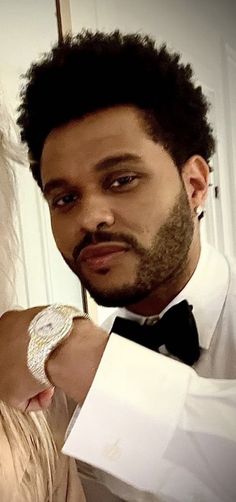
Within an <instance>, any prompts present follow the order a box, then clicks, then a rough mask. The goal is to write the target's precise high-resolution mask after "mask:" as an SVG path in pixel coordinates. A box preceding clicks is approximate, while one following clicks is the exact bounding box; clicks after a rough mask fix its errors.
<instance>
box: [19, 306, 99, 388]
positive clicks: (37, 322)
mask: <svg viewBox="0 0 236 502" xmlns="http://www.w3.org/2000/svg"><path fill="white" fill-rule="evenodd" d="M75 318H83V319H89V316H88V314H86V313H85V312H82V311H80V310H78V309H76V308H75V307H71V306H69V305H60V304H54V305H49V307H46V308H44V309H43V310H41V312H39V313H38V314H37V315H36V316H35V317H34V318H33V319H32V321H31V323H30V325H29V328H28V332H29V336H30V341H29V345H28V353H27V365H28V368H29V370H30V372H31V373H32V375H33V376H34V378H36V380H38V381H39V382H40V383H41V384H43V385H47V386H48V387H51V386H52V384H51V383H50V381H49V380H48V378H47V375H46V372H45V364H46V361H47V359H48V358H49V356H50V354H51V352H52V351H53V350H54V349H55V348H56V347H57V346H58V345H60V343H61V342H62V341H63V340H65V338H67V337H68V336H69V335H70V333H71V331H72V329H73V319H75Z"/></svg>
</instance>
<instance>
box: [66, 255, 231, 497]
mask: <svg viewBox="0 0 236 502" xmlns="http://www.w3.org/2000/svg"><path fill="white" fill-rule="evenodd" d="M183 299H186V300H188V302H189V303H190V304H192V305H193V313H194V316H195V320H196V323H197V327H198V332H199V341H200V346H201V349H202V352H201V357H200V359H199V361H198V362H197V363H196V364H195V365H194V369H193V368H190V367H189V366H186V365H184V364H183V363H181V362H179V361H176V360H174V359H173V358H171V357H167V356H169V354H168V353H167V354H165V355H164V353H165V352H166V351H165V348H163V354H158V353H156V352H153V351H151V350H149V349H146V348H145V347H142V346H140V345H138V344H136V343H134V342H131V341H130V340H127V339H124V338H123V337H120V336H118V335H116V334H112V335H111V336H110V339H109V342H108V344H107V347H106V350H105V352H104V355H103V358H102V360H101V363H100V365H99V368H98V371H97V373H96V376H95V379H94V381H93V384H92V386H91V389H90V391H89V393H88V396H87V398H86V400H85V403H84V404H83V406H82V408H81V410H80V411H79V410H77V413H76V418H75V419H74V423H73V425H72V428H71V430H70V432H69V435H68V437H67V440H66V442H65V445H64V448H63V451H64V452H65V453H67V454H69V455H71V456H74V457H75V458H77V459H79V460H80V461H82V462H86V463H87V464H90V465H92V466H94V467H95V468H96V469H92V470H91V473H92V474H91V475H92V476H95V477H97V478H98V479H99V480H100V481H101V482H103V483H104V484H106V485H107V486H108V487H109V488H110V490H111V491H112V492H113V493H115V494H117V495H118V496H119V497H120V498H121V499H123V500H127V501H136V502H138V501H154V500H155V501H160V502H162V501H163V502H174V501H176V502H177V501H178V502H235V501H236V309H235V305H236V267H235V265H234V264H232V263H231V262H230V260H227V259H226V258H224V257H223V256H222V255H221V254H219V253H218V252H217V251H216V250H215V249H213V248H211V247H210V246H208V245H204V246H203V249H202V251H201V256H200V259H199V263H198V265H197V268H196V270H195V272H194V274H193V276H192V277H191V279H190V281H189V282H188V284H187V285H186V287H185V288H184V289H183V290H182V291H181V293H180V294H179V295H178V296H177V297H176V298H175V299H174V300H173V301H172V302H171V303H170V304H169V305H168V307H166V309H165V310H164V311H163V312H162V314H161V315H163V314H164V313H165V311H166V310H168V308H170V307H171V306H172V305H174V304H176V303H179V302H180V301H182V300H183ZM116 314H117V315H120V316H123V317H128V318H130V319H132V318H133V319H135V320H136V321H138V322H140V323H143V322H148V323H151V322H152V321H154V320H155V316H154V317H152V318H144V317H142V316H137V315H135V314H132V313H131V312H128V311H127V310H126V309H118V310H117V313H116ZM116 314H114V315H113V316H112V318H110V319H108V321H107V323H106V325H105V326H106V328H107V330H109V329H110V327H111V326H112V323H113V319H114V317H115V315H116ZM176 336H178V326H177V327H176ZM206 377H207V378H206ZM81 465H82V464H81ZM91 500H92V499H91ZM93 500H94V501H96V496H95V498H94V499H93ZM97 500H99V499H97ZM106 500H108V499H106ZM112 500H113V499H112ZM118 500H119V499H118ZM101 501H102V499H101ZM104 501H105V499H104ZM96 502H97V501H96ZM99 502H100V500H99Z"/></svg>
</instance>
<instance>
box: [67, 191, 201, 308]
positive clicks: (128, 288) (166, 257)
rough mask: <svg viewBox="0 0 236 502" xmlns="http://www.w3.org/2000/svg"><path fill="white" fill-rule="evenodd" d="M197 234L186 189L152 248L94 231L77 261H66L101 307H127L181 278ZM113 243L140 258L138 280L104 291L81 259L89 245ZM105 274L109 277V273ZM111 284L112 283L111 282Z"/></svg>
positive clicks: (126, 237)
mask: <svg viewBox="0 0 236 502" xmlns="http://www.w3.org/2000/svg"><path fill="white" fill-rule="evenodd" d="M193 232H194V223H193V217H192V213H191V209H190V205H189V201H188V198H187V194H186V191H185V188H184V187H183V186H182V188H181V190H180V192H179V194H178V196H177V198H176V200H175V203H174V204H173V207H172V208H171V210H170V212H169V215H168V216H167V219H166V221H165V222H164V223H163V224H162V225H161V227H160V228H159V230H158V232H157V233H156V235H155V236H154V238H153V240H152V243H151V246H150V247H149V248H145V247H143V246H142V245H140V243H139V242H138V241H137V239H136V238H134V237H133V236H130V235H126V234H123V233H122V234H121V233H119V234H118V233H117V234H111V233H108V232H94V233H93V234H87V236H86V237H85V238H84V239H83V241H82V242H81V243H80V244H79V245H78V246H76V247H75V249H74V252H73V260H68V259H67V258H65V257H64V259H65V261H66V263H67V264H68V265H69V267H70V268H71V269H72V270H73V272H74V273H75V274H76V275H77V277H78V278H79V279H80V281H81V283H82V285H83V286H84V287H85V288H86V289H87V290H88V291H89V293H90V295H91V297H92V298H93V299H94V300H95V302H96V303H97V304H98V305H103V306H104V307H127V306H129V305H131V304H135V303H138V302H140V301H141V300H143V299H144V298H146V297H147V296H149V295H150V294H151V293H152V292H153V291H155V290H157V289H158V288H160V287H163V286H168V283H172V282H173V280H175V279H177V278H178V277H179V276H181V274H182V273H183V272H184V269H185V266H186V264H187V261H188V252H189V248H190V245H191V242H192V238H193ZM109 241H116V242H117V241H118V242H119V241H120V242H125V243H127V244H128V245H129V246H130V248H131V251H132V252H133V253H134V254H135V255H136V257H137V266H136V277H135V279H134V280H133V281H132V283H129V282H124V283H123V284H122V285H121V286H119V287H117V288H116V287H112V288H109V287H104V288H102V289H101V288H98V287H95V286H94V285H93V283H92V281H91V280H89V279H88V278H87V277H86V275H85V274H84V273H83V270H82V267H81V265H80V262H79V261H78V260H77V258H78V256H79V253H80V251H81V250H82V249H83V248H84V247H86V246H87V245H89V244H92V243H99V242H109ZM101 273H103V274H104V275H106V274H108V273H109V270H105V271H103V272H101ZM121 274H122V270H121ZM107 283H108V284H109V279H108V280H107Z"/></svg>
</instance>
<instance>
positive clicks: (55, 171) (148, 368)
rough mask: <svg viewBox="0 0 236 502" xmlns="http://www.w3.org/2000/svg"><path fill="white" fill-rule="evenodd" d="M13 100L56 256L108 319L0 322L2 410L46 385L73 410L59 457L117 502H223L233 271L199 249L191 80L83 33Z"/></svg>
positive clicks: (148, 53) (72, 315) (200, 143)
mask: <svg viewBox="0 0 236 502" xmlns="http://www.w3.org/2000/svg"><path fill="white" fill-rule="evenodd" d="M21 97H22V102H21V106H20V117H19V121H18V122H19V125H20V127H21V130H22V139H23V141H25V142H26V143H27V145H28V148H29V156H30V161H31V169H32V173H33V176H34V178H35V179H36V181H37V182H38V184H39V186H40V188H41V189H42V192H43V194H44V197H45V198H46V200H47V202H48V204H49V209H50V214H51V222H52V230H53V234H54V237H55V241H56V244H57V246H58V249H59V250H60V252H61V254H62V256H63V257H64V259H65V261H66V263H67V264H68V265H69V267H70V268H71V269H72V270H73V272H75V274H76V275H77V276H78V277H79V279H80V280H81V282H82V283H83V284H84V285H85V287H86V288H87V289H88V291H89V292H90V294H91V295H92V296H93V298H94V299H95V300H96V301H97V302H98V303H99V304H102V305H106V306H118V307H120V310H119V311H118V313H117V317H118V318H117V317H116V319H115V322H114V325H113V321H114V317H115V316H114V317H113V318H112V319H110V321H109V322H108V324H109V326H108V324H107V325H106V328H107V331H108V332H109V331H113V332H114V333H116V334H114V335H111V336H110V337H109V336H108V334H107V333H106V332H105V331H103V330H102V329H100V328H98V327H96V326H95V325H93V324H92V323H91V321H90V320H88V319H81V318H80V317H81V316H82V317H83V315H82V314H80V313H76V312H73V311H69V310H67V307H55V308H51V307H50V308H49V310H47V309H46V310H42V308H35V309H29V310H28V311H25V312H23V313H14V312H13V313H9V314H6V315H5V316H3V319H2V320H1V323H0V327H1V329H2V332H3V336H2V337H1V338H0V339H1V340H2V343H1V347H0V349H1V350H0V354H1V356H0V357H1V359H0V367H1V374H2V375H4V379H3V382H1V384H0V395H1V397H2V399H5V400H6V401H8V402H10V404H12V405H15V406H17V407H21V408H22V409H25V407H26V406H28V410H30V409H34V408H35V407H37V406H39V407H41V400H40V395H41V394H40V391H41V390H43V389H45V387H47V386H50V385H52V384H53V385H55V386H57V387H60V388H62V389H63V390H64V392H66V393H67V394H68V395H69V396H70V397H72V398H74V399H75V401H76V402H78V403H79V404H80V405H82V404H83V403H84V404H83V406H82V408H81V411H80V413H79V416H78V418H75V424H74V426H73V427H72V430H71V432H70V434H69V437H68V439H67V441H66V443H65V447H64V451H65V452H66V453H69V454H71V455H73V456H75V457H77V458H79V459H80V460H84V461H85V462H88V463H91V464H92V465H94V466H96V467H98V468H99V469H100V471H99V470H96V471H91V469H90V474H91V475H92V476H95V477H98V478H99V479H100V480H101V481H102V482H104V483H106V484H107V485H108V486H109V487H110V489H111V490H112V491H113V492H115V493H117V494H118V495H119V496H120V497H122V498H123V499H124V500H136V501H137V500H153V497H154V498H155V500H168V501H173V500H181V501H186V502H189V501H190V500H201V501H202V500H204V501H205V500H206V501H222V500H224V501H226V500H227V501H233V500H234V498H235V487H234V486H233V484H234V475H233V472H232V467H231V466H230V461H231V464H232V465H233V463H232V460H233V459H235V442H236V438H235V433H234V427H233V424H234V419H235V414H234V405H235V397H234V395H235V382H234V380H229V381H228V382H227V381H224V380H213V378H215V379H227V378H228V379H233V378H235V377H236V368H235V362H234V357H235V348H236V337H235V314H234V308H233V300H234V295H235V289H236V280H235V269H234V268H233V266H232V265H231V264H230V263H229V262H228V261H227V260H226V259H225V258H224V257H223V256H221V255H220V254H219V253H218V252H217V251H216V250H214V249H212V248H211V247H209V246H206V245H204V246H201V243H200V229H199V225H200V223H199V222H200V219H201V217H202V215H203V206H204V202H205V198H206V194H207V187H208V176H209V162H210V157H211V155H212V153H213V151H214V139H213V136H212V131H211V128H210V125H209V124H208V121H207V118H206V114H207V108H208V107H207V103H206V100H205V98H204V96H203V95H202V92H201V89H200V88H199V87H195V85H194V83H193V80H192V72H191V69H190V67H189V66H188V65H187V66H184V65H182V64H181V63H180V62H179V56H177V55H175V54H173V55H171V54H170V53H169V52H168V51H167V50H166V49H165V47H161V48H160V49H159V50H157V49H155V46H154V43H153V41H152V40H151V39H149V38H148V37H143V38H142V37H141V36H138V35H127V36H122V35H121V34H120V33H119V32H115V33H113V34H111V35H105V34H102V33H95V34H91V33H89V32H85V33H82V34H79V35H78V36H77V37H75V38H73V39H70V38H68V39H67V40H66V41H65V42H63V43H62V44H60V45H58V46H55V47H54V48H53V50H52V51H51V52H50V53H49V54H48V55H47V56H45V57H44V58H43V59H42V60H41V61H40V62H39V63H36V64H34V65H33V66H32V67H31V70H30V71H29V72H28V74H27V83H26V86H25V88H24V89H23V90H22V94H21ZM63 309H64V310H63ZM192 310H193V311H192ZM38 313H39V317H38V316H36V317H35V314H38ZM193 315H194V317H193ZM41 316H42V317H41ZM60 316H61V317H60ZM124 318H127V321H124ZM63 319H64V320H65V321H63ZM128 321H133V322H131V323H130V322H128ZM64 322H66V323H67V322H68V325H66V327H65V325H64ZM16 324H17V333H16ZM29 324H30V327H29ZM140 325H141V326H143V327H141V328H140ZM152 325H153V326H152ZM28 328H29V333H30V341H29V337H28V335H27V331H28ZM50 330H52V333H53V337H52V336H51V331H50ZM5 333H7V334H8V338H7V339H6V335H5ZM119 335H120V336H119ZM44 336H45V338H43V337H44ZM65 338H66V339H65ZM45 340H46V341H45ZM134 341H137V342H138V343H134ZM142 345H146V347H147V348H146V347H143V346H142ZM42 347H43V348H42ZM148 349H151V350H148ZM16 350H17V354H18V359H17V361H15V352H16ZM27 351H28V356H27V357H26V352H27ZM166 356H168V357H166ZM173 358H174V359H177V361H175V360H173ZM13 361H15V363H14V365H13ZM26 362H27V364H28V368H27V364H26ZM183 363H185V364H183ZM9 365H10V367H11V371H9V369H8V368H9ZM12 366H13V368H12ZM191 366H193V368H194V369H192V368H191ZM45 368H46V373H45ZM194 370H195V371H196V372H197V373H198V374H199V375H200V376H197V374H196V372H195V371H194ZM19 373H20V375H21V378H20V381H19V382H18V383H16V375H18V374H19ZM32 375H33V376H34V377H35V378H33V377H32ZM202 377H211V379H209V380H208V379H204V378H202ZM36 379H37V380H36ZM216 398H217V399H216ZM222 406H223V409H224V413H222V416H220V415H219V410H222ZM213 418H214V420H213ZM221 452H222V454H223V455H224V459H225V460H224V465H222V462H221V461H220V459H219V458H218V457H219V456H220V454H221ZM228 463H229V466H228V465H227V467H228V470H227V472H225V471H226V470H225V468H224V467H225V465H226V464H228ZM106 473H109V474H106ZM112 475H113V477H112ZM116 477H117V478H120V479H121V480H122V481H123V483H121V482H120V481H118V480H117V479H116ZM156 497H157V499H156Z"/></svg>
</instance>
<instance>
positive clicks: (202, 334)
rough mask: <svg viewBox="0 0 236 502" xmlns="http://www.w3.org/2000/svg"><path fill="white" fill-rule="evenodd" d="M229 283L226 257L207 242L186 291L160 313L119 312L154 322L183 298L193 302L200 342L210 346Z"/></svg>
mask: <svg viewBox="0 0 236 502" xmlns="http://www.w3.org/2000/svg"><path fill="white" fill-rule="evenodd" d="M228 287H229V267H228V263H227V260H226V258H225V257H224V256H223V255H222V254H220V253H219V252H218V251H217V250H216V249H215V248H213V247H212V246H210V245H209V244H207V243H204V244H202V247H201V253H200V258H199V261H198V264H197V267H196V269H195V271H194V273H193V275H192V277H191V278H190V280H189V282H188V283H187V284H186V286H185V287H184V288H183V289H182V291H181V292H180V293H179V294H178V295H177V296H176V297H175V298H174V299H173V300H172V301H171V302H170V303H169V305H167V306H166V307H165V309H164V310H163V311H162V312H161V313H160V315H159V316H151V317H145V316H140V315H138V314H134V313H133V312H130V311H129V310H127V309H126V308H122V309H119V310H118V312H117V315H120V316H121V317H126V318H128V319H131V320H134V321H137V322H139V323H140V324H144V323H148V324H152V323H154V322H155V321H156V320H157V319H158V318H160V317H162V316H163V315H164V314H165V312H167V310H169V308H171V307H172V306H173V305H176V304H177V303H180V302H181V301H182V300H187V301H188V303H189V304H190V305H192V306H193V314H194V317H195V320H196V324H197V328H198V334H199V343H200V346H201V347H202V348H203V349H208V348H209V346H210V343H211V339H212V336H213V333H214V331H215V328H216V325H217V322H218V320H219V317H220V314H221V311H222V308H223V305H224V302H225V299H226V295H227V291H228Z"/></svg>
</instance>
